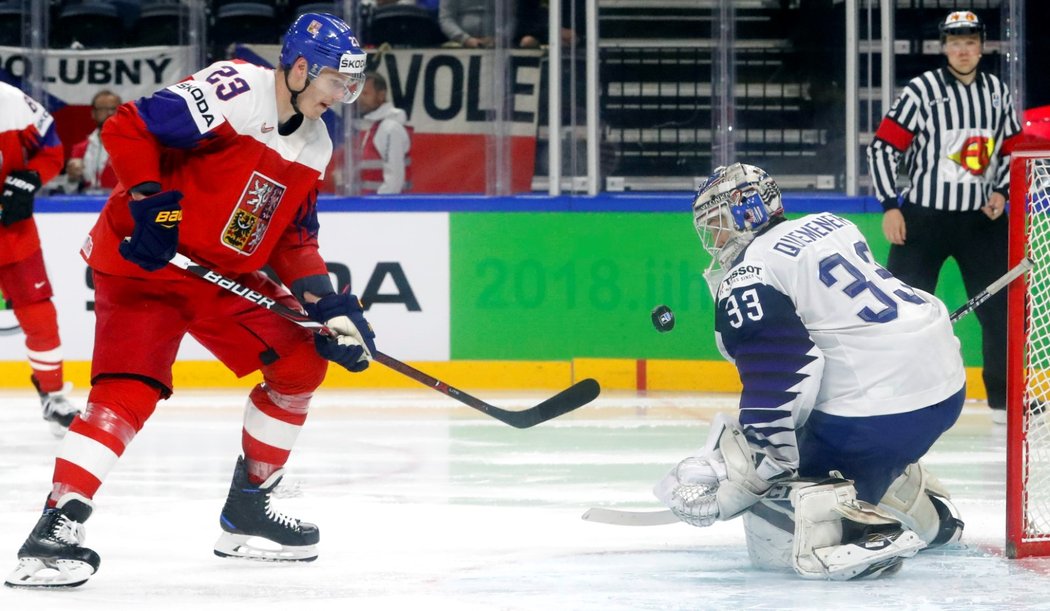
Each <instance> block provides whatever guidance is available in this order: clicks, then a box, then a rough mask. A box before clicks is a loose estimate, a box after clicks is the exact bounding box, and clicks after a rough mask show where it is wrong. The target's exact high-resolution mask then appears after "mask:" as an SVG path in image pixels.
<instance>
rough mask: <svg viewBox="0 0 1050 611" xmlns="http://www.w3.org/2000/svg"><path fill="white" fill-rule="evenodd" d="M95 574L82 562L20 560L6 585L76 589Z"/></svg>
mask: <svg viewBox="0 0 1050 611" xmlns="http://www.w3.org/2000/svg"><path fill="white" fill-rule="evenodd" d="M94 574H95V569H94V568H93V567H92V566H91V565H90V564H88V563H87V562H82V561H80V560H45V559H41V558H20V559H19V560H18V566H17V567H16V568H15V570H14V571H12V572H11V574H10V575H8V576H7V580H6V581H4V585H5V586H7V587H9V588H74V587H76V586H79V585H81V584H83V583H84V582H85V581H87V580H88V578H89V577H91V576H92V575H94Z"/></svg>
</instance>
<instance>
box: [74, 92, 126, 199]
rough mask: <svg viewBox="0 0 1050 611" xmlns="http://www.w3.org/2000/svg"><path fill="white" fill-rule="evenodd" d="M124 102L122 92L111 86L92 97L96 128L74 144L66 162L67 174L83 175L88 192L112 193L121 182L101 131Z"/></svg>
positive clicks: (92, 110)
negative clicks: (121, 96)
mask: <svg viewBox="0 0 1050 611" xmlns="http://www.w3.org/2000/svg"><path fill="white" fill-rule="evenodd" d="M121 102H122V100H121V99H120V96H119V95H117V94H115V93H113V92H112V91H109V90H108V89H103V90H102V91H99V92H98V93H96V94H95V95H94V97H92V98H91V118H92V119H94V120H95V126H96V127H95V131H93V132H91V133H90V134H88V137H87V138H86V139H85V140H84V141H82V142H79V143H77V144H75V145H74V146H73V150H72V151H71V152H70V157H69V161H68V162H67V163H66V175H67V176H69V175H73V176H75V175H76V174H80V175H82V176H83V178H82V179H81V180H82V181H83V185H84V188H83V192H85V193H109V191H110V190H111V189H112V188H113V187H115V186H116V185H117V175H116V174H115V173H114V172H113V167H112V166H111V165H110V163H109V153H107V152H106V149H105V147H103V146H102V139H101V138H100V134H101V133H102V124H103V123H105V122H106V120H107V119H109V118H110V117H111V116H113V115H114V114H115V113H116V112H117V108H118V107H119V106H120V104H121ZM71 165H72V166H73V167H70V166H71ZM78 166H79V167H78Z"/></svg>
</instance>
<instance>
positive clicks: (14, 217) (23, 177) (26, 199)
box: [0, 170, 40, 227]
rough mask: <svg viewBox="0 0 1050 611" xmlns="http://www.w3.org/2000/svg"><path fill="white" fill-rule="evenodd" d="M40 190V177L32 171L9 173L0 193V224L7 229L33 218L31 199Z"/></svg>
mask: <svg viewBox="0 0 1050 611" xmlns="http://www.w3.org/2000/svg"><path fill="white" fill-rule="evenodd" d="M39 190H40V175H39V174H37V173H36V172H34V171H32V170H19V171H16V172H11V173H10V174H8V175H7V177H6V178H4V188H3V191H0V223H3V225H4V227H9V226H11V225H13V224H15V223H17V222H18V221H24V220H26V219H27V218H29V217H31V216H33V198H35V197H36V192H37V191H39Z"/></svg>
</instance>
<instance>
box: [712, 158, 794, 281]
mask: <svg viewBox="0 0 1050 611" xmlns="http://www.w3.org/2000/svg"><path fill="white" fill-rule="evenodd" d="M783 216H784V206H783V203H782V202H781V197H780V187H778V186H777V183H776V181H774V180H773V177H771V176H770V175H769V173H767V172H766V171H765V170H763V169H762V168H759V167H756V166H753V165H748V164H745V163H734V164H732V165H728V166H721V167H719V168H716V169H715V171H714V172H713V173H712V174H711V176H709V177H708V178H707V180H706V181H704V184H702V185H701V186H700V188H699V189H697V191H696V196H695V197H694V198H693V225H694V226H695V227H696V233H697V234H698V235H699V236H700V242H701V243H702V244H703V246H704V249H705V250H706V251H707V252H709V253H710V254H711V265H710V266H709V267H708V269H707V271H706V272H705V273H704V276H705V278H707V279H708V282H709V283H712V282H713V283H714V284H713V285H712V290H713V289H714V285H717V283H718V281H719V280H720V279H721V274H724V272H725V270H727V269H728V268H729V267H731V266H732V264H733V262H734V261H735V259H736V258H737V256H738V255H739V254H740V252H741V251H743V250H744V247H746V246H747V245H748V244H749V243H750V242H751V240H753V239H754V237H755V234H756V233H757V232H759V231H761V230H762V229H763V228H764V227H766V226H768V225H769V224H770V223H771V222H772V221H773V220H774V219H777V218H781V217H783Z"/></svg>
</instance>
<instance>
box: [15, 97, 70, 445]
mask: <svg viewBox="0 0 1050 611" xmlns="http://www.w3.org/2000/svg"><path fill="white" fill-rule="evenodd" d="M0 108H3V109H4V112H3V115H2V116H0V180H2V181H3V187H2V189H3V190H2V191H0V293H3V295H4V297H5V298H6V299H7V300H8V301H10V302H11V305H12V307H13V309H14V313H15V318H17V319H18V324H19V325H20V326H21V327H22V331H24V332H25V336H26V353H27V354H28V356H29V365H30V367H31V368H32V370H33V373H32V376H31V378H30V379H31V381H32V382H33V385H34V386H35V387H36V389H37V392H38V393H40V402H41V404H42V407H43V414H44V419H45V420H47V421H49V422H50V423H51V427H52V430H53V432H54V433H55V434H56V435H59V436H61V435H62V434H64V433H65V432H66V429H67V428H68V427H69V423H70V422H72V421H73V418H74V417H75V416H76V415H77V413H78V410H77V409H76V408H75V407H73V405H72V404H70V402H69V401H68V400H67V399H66V396H65V393H66V389H65V388H64V387H63V379H62V342H61V340H60V339H59V336H58V316H57V314H56V312H55V305H54V304H53V303H52V302H51V297H52V295H53V293H52V291H51V282H50V280H48V277H47V271H46V270H45V269H44V256H43V253H42V252H41V250H40V236H39V234H38V233H37V228H36V222H35V221H34V220H33V200H34V198H35V197H36V193H37V191H39V190H40V185H42V184H44V183H46V182H48V181H49V180H51V179H52V178H54V177H55V176H57V175H58V173H59V171H61V169H62V143H61V142H59V140H58V135H57V134H56V132H55V122H54V119H53V118H52V117H51V114H50V113H48V112H47V110H46V109H44V107H43V105H41V104H40V103H39V102H37V101H36V100H34V99H33V98H31V97H29V96H27V95H26V94H24V93H22V92H21V91H20V90H18V89H16V88H14V87H12V86H11V85H8V84H6V83H0Z"/></svg>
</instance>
